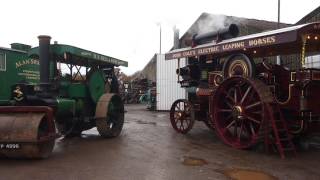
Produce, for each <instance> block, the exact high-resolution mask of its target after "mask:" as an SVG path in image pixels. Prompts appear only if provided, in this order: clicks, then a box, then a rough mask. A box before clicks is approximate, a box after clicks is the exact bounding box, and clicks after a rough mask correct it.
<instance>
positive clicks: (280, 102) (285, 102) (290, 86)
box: [274, 84, 294, 105]
mask: <svg viewBox="0 0 320 180" xmlns="http://www.w3.org/2000/svg"><path fill="white" fill-rule="evenodd" d="M293 86H294V84H289V95H288V99H287V100H286V101H284V102H282V101H279V100H278V99H277V97H276V96H274V99H275V101H276V102H277V103H279V104H281V105H285V104H287V103H288V102H289V101H290V100H291V91H292V90H291V89H292V87H293Z"/></svg>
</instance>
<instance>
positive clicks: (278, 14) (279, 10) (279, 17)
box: [278, 0, 280, 29]
mask: <svg viewBox="0 0 320 180" xmlns="http://www.w3.org/2000/svg"><path fill="white" fill-rule="evenodd" d="M279 28H280V0H278V29H279Z"/></svg>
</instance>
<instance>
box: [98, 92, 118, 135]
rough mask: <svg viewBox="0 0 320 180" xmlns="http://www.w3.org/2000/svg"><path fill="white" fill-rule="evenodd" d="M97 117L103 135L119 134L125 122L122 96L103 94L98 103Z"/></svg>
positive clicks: (99, 130) (99, 129) (100, 132)
mask: <svg viewBox="0 0 320 180" xmlns="http://www.w3.org/2000/svg"><path fill="white" fill-rule="evenodd" d="M95 119H96V126H97V130H98V132H99V134H100V135H101V136H102V137H108V138H109V137H116V136H119V135H120V133H121V131H122V127H123V123H124V105H123V102H122V100H121V98H120V96H118V95H116V94H111V93H105V94H103V95H102V96H101V97H100V99H99V101H98V103H97V107H96V113H95Z"/></svg>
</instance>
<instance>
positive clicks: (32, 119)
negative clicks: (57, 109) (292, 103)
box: [0, 112, 56, 159]
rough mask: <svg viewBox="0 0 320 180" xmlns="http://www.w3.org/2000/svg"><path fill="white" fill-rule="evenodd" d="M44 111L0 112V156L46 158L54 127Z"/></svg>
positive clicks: (52, 139)
mask: <svg viewBox="0 0 320 180" xmlns="http://www.w3.org/2000/svg"><path fill="white" fill-rule="evenodd" d="M48 118H52V116H51V117H48V116H47V115H46V113H45V112H19V113H9V112H8V113H1V114H0V157H6V158H30V159H42V158H47V157H48V156H49V155H50V154H51V153H52V151H53V147H54V143H55V138H56V134H55V128H54V124H53V120H52V119H48Z"/></svg>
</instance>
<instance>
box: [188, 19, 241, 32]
mask: <svg viewBox="0 0 320 180" xmlns="http://www.w3.org/2000/svg"><path fill="white" fill-rule="evenodd" d="M203 16H204V18H200V19H199V21H197V22H196V24H195V26H194V27H192V28H191V29H190V30H189V33H190V34H195V33H197V34H203V33H207V32H211V31H218V30H219V29H222V28H225V27H228V26H229V25H230V24H237V25H238V24H240V21H242V20H240V18H234V17H232V16H225V15H215V14H204V15H203Z"/></svg>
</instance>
